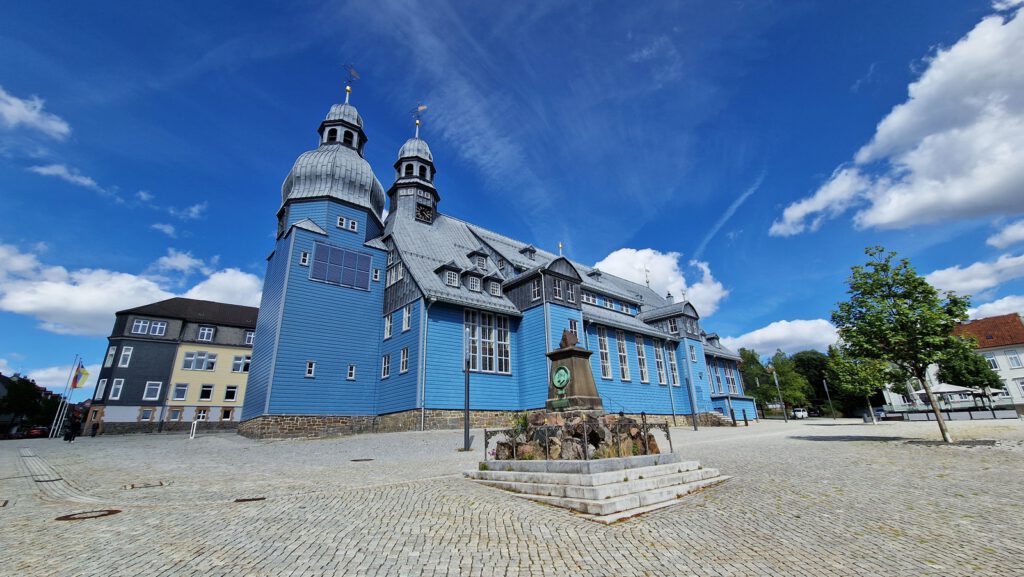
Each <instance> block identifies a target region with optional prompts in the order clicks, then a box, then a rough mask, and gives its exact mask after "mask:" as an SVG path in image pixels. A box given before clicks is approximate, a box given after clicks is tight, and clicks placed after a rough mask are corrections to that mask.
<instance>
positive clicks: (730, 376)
mask: <svg viewBox="0 0 1024 577" xmlns="http://www.w3.org/2000/svg"><path fill="white" fill-rule="evenodd" d="M725 382H726V383H727V384H728V385H729V394H731V395H738V394H739V390H738V389H737V388H736V375H735V373H733V369H732V367H728V366H727V367H725Z"/></svg>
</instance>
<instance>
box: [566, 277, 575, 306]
mask: <svg viewBox="0 0 1024 577" xmlns="http://www.w3.org/2000/svg"><path fill="white" fill-rule="evenodd" d="M565 300H567V301H569V302H571V303H574V302H576V285H574V284H572V283H571V282H569V283H565Z"/></svg>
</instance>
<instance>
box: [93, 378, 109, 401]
mask: <svg viewBox="0 0 1024 577" xmlns="http://www.w3.org/2000/svg"><path fill="white" fill-rule="evenodd" d="M106 390H107V379H100V380H99V382H97V383H96V394H94V395H93V397H92V398H94V399H96V400H97V401H102V400H103V393H104V392H106Z"/></svg>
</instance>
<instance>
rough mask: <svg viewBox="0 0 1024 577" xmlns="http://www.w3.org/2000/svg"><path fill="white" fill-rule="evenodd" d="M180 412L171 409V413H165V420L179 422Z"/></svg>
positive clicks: (179, 410)
mask: <svg viewBox="0 0 1024 577" xmlns="http://www.w3.org/2000/svg"><path fill="white" fill-rule="evenodd" d="M181 412H182V411H181V409H171V411H170V412H169V413H167V420H168V421H180V420H181Z"/></svg>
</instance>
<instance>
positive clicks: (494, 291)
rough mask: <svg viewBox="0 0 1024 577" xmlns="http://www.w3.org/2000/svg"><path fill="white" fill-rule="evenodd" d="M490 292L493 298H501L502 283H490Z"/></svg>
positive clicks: (493, 281)
mask: <svg viewBox="0 0 1024 577" xmlns="http://www.w3.org/2000/svg"><path fill="white" fill-rule="evenodd" d="M488 290H490V292H491V296H495V297H500V296H501V283H499V282H498V281H495V280H492V281H491V282H490V284H489V285H488Z"/></svg>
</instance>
